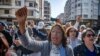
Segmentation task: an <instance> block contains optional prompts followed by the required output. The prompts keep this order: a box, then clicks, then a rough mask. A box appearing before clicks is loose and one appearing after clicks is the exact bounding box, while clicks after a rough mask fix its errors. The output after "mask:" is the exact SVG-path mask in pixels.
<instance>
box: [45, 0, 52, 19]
mask: <svg viewBox="0 0 100 56" xmlns="http://www.w3.org/2000/svg"><path fill="white" fill-rule="evenodd" d="M50 18H51V6H50V2H48V1H47V0H45V1H44V19H45V20H47V21H49V20H50Z"/></svg>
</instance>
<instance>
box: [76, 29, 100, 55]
mask: <svg viewBox="0 0 100 56" xmlns="http://www.w3.org/2000/svg"><path fill="white" fill-rule="evenodd" d="M94 40H95V33H94V31H93V30H92V29H91V28H87V29H86V30H84V31H83V33H82V41H83V43H82V44H81V45H79V46H77V47H75V48H74V56H100V47H97V46H95V45H94Z"/></svg>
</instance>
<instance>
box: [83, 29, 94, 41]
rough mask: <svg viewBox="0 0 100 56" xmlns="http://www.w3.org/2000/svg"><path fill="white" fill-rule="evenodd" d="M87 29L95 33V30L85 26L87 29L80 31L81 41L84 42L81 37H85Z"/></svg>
mask: <svg viewBox="0 0 100 56" xmlns="http://www.w3.org/2000/svg"><path fill="white" fill-rule="evenodd" d="M88 31H91V32H92V33H93V34H94V35H95V32H94V30H93V29H92V28H87V29H85V30H84V31H83V32H82V42H84V40H83V38H85V36H86V33H87V32H88Z"/></svg>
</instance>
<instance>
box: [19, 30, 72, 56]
mask: <svg viewBox="0 0 100 56" xmlns="http://www.w3.org/2000/svg"><path fill="white" fill-rule="evenodd" d="M19 38H20V40H21V41H22V45H23V46H24V47H25V48H27V49H29V50H32V51H34V52H39V51H40V52H41V56H50V50H51V47H50V46H51V44H50V42H49V41H37V40H33V39H31V37H30V36H29V34H28V31H27V30H26V32H25V33H24V34H23V35H21V34H19ZM66 54H67V55H66V56H74V55H73V51H72V50H71V49H70V48H69V47H68V46H66Z"/></svg>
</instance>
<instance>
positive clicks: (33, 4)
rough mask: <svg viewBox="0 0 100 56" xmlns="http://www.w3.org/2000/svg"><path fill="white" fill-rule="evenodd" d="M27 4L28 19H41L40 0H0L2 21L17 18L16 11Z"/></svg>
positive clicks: (0, 18)
mask: <svg viewBox="0 0 100 56" xmlns="http://www.w3.org/2000/svg"><path fill="white" fill-rule="evenodd" d="M23 6H27V8H28V17H27V18H28V19H30V20H33V19H39V0H0V21H12V20H15V11H16V10H18V9H19V8H21V7H23Z"/></svg>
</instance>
